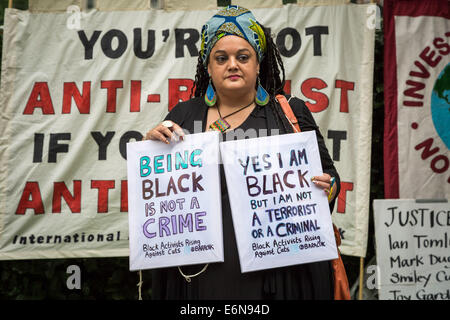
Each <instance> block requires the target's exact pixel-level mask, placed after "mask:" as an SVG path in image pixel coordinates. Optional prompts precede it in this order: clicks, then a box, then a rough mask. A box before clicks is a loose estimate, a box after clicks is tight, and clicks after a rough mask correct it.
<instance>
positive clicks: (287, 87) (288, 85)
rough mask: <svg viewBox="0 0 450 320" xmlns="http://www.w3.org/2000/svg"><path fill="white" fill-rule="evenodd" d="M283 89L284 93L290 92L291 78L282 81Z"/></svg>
mask: <svg viewBox="0 0 450 320" xmlns="http://www.w3.org/2000/svg"><path fill="white" fill-rule="evenodd" d="M283 91H284V93H286V94H291V80H286V81H285V82H284V87H283Z"/></svg>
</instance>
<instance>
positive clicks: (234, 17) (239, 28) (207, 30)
mask: <svg viewBox="0 0 450 320" xmlns="http://www.w3.org/2000/svg"><path fill="white" fill-rule="evenodd" d="M228 35H235V36H238V37H241V38H244V39H245V40H247V41H248V42H249V43H250V44H251V45H252V47H253V48H254V49H255V51H256V53H257V54H258V61H260V62H261V60H262V59H263V57H264V53H265V52H266V37H265V36H264V31H263V30H262V28H261V26H260V24H259V23H258V21H256V18H255V16H254V15H253V14H252V13H251V12H250V10H248V9H246V8H242V7H239V6H228V7H226V8H224V9H221V10H220V11H219V12H217V14H215V15H214V16H213V17H212V18H211V19H209V20H208V21H207V22H206V23H205V25H204V26H203V28H202V44H201V47H200V55H201V58H202V61H203V64H204V66H205V67H206V65H207V61H208V56H209V54H210V53H211V50H212V48H213V47H214V45H215V44H216V42H217V41H218V40H219V39H220V38H222V37H223V36H228Z"/></svg>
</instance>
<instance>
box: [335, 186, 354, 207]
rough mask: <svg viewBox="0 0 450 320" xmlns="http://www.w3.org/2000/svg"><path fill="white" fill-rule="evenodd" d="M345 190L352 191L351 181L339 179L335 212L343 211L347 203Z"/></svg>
mask: <svg viewBox="0 0 450 320" xmlns="http://www.w3.org/2000/svg"><path fill="white" fill-rule="evenodd" d="M347 191H353V182H343V181H341V191H340V192H339V196H338V200H337V212H338V213H342V214H344V213H345V209H346V204H347Z"/></svg>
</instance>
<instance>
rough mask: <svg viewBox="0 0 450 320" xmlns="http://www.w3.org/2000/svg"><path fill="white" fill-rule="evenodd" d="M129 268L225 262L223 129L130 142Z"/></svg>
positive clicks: (128, 158) (138, 268) (128, 162)
mask: <svg viewBox="0 0 450 320" xmlns="http://www.w3.org/2000/svg"><path fill="white" fill-rule="evenodd" d="M127 169H128V170H127V171H128V200H129V201H128V211H129V212H128V220H129V230H130V270H141V269H154V268H160V267H168V266H181V265H189V264H198V263H208V262H223V240H222V210H221V208H222V202H221V193H220V178H219V133H218V132H207V133H198V134H192V135H187V136H185V138H184V140H183V141H180V142H178V143H170V144H168V145H167V144H164V143H161V142H160V141H140V142H130V143H128V144H127Z"/></svg>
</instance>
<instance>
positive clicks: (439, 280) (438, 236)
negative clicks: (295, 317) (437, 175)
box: [373, 200, 450, 300]
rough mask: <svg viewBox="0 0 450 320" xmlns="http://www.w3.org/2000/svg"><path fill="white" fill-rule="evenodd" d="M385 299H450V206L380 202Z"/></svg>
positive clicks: (378, 243) (377, 232)
mask: <svg viewBox="0 0 450 320" xmlns="http://www.w3.org/2000/svg"><path fill="white" fill-rule="evenodd" d="M373 207H374V218H375V237H376V249H377V264H378V272H379V276H378V277H377V279H378V290H379V291H378V292H379V298H380V299H381V300H449V299H450V204H449V203H417V202H416V201H415V200H374V203H373Z"/></svg>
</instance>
